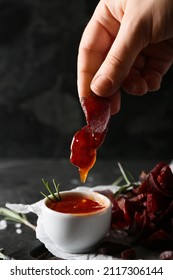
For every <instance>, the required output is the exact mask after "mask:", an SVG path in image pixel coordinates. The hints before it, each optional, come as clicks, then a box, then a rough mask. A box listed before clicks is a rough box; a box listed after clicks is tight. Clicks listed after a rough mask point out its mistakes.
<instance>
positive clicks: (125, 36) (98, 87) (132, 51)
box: [91, 14, 148, 96]
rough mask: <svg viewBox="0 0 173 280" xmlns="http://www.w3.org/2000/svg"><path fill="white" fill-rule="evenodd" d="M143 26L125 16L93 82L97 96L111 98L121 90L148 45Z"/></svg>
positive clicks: (92, 87) (93, 88)
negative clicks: (137, 59) (138, 57)
mask: <svg viewBox="0 0 173 280" xmlns="http://www.w3.org/2000/svg"><path fill="white" fill-rule="evenodd" d="M143 26H144V25H143V21H141V22H140V23H139V22H138V23H137V22H134V18H133V16H132V17H131V16H130V15H129V14H127V16H125V15H124V17H123V20H122V23H121V26H120V29H119V32H118V34H117V37H116V38H115V41H114V42H113V44H112V47H111V48H110V51H109V52H108V55H107V57H106V58H105V60H104V62H103V64H102V65H101V67H100V69H99V70H98V72H97V73H96V75H95V77H94V79H93V81H92V84H91V89H92V90H93V91H94V92H95V93H96V94H98V95H101V96H102V95H104V96H110V95H112V93H113V92H116V91H117V90H118V89H119V88H120V86H121V84H122V83H123V81H124V80H125V78H126V77H127V76H128V74H129V73H130V69H131V67H132V65H133V64H134V62H135V60H136V58H137V56H138V54H139V53H140V51H141V50H142V49H143V48H144V47H145V46H146V45H147V42H148V39H147V38H148V36H145V32H144V29H143ZM103 89H104V91H103Z"/></svg>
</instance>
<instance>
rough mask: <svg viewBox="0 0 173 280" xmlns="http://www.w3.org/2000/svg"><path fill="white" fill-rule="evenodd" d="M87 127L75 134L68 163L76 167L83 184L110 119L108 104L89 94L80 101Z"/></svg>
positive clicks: (106, 100)
mask: <svg viewBox="0 0 173 280" xmlns="http://www.w3.org/2000/svg"><path fill="white" fill-rule="evenodd" d="M81 105H82V108H83V111H84V114H85V117H86V122H87V125H86V126H84V127H83V128H82V129H80V130H79V131H77V132H76V134H75V135H74V137H73V140H72V144H71V155H70V161H71V163H72V164H74V165H75V166H77V167H78V169H79V174H80V180H81V182H83V183H84V182H85V181H86V178H87V175H88V172H89V170H90V169H91V168H92V167H93V165H94V163H95V161H96V154H97V149H98V148H99V147H100V145H101V144H102V143H103V141H104V139H105V136H106V132H107V126H108V123H109V119H110V102H109V100H108V99H107V98H102V97H98V96H96V95H95V94H93V93H91V94H90V95H89V96H87V97H84V98H82V99H81Z"/></svg>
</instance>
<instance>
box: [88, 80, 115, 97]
mask: <svg viewBox="0 0 173 280" xmlns="http://www.w3.org/2000/svg"><path fill="white" fill-rule="evenodd" d="M112 88H113V82H112V80H111V79H109V78H108V77H106V76H104V75H99V76H97V77H96V78H95V79H94V80H93V81H92V83H91V89H92V91H93V92H95V93H97V94H101V95H102V94H103V95H108V94H109V93H111V92H110V91H111V89H112Z"/></svg>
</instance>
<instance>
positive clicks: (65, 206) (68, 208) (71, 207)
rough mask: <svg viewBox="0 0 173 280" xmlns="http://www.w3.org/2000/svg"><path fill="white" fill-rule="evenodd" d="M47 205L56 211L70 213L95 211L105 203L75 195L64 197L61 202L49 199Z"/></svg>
mask: <svg viewBox="0 0 173 280" xmlns="http://www.w3.org/2000/svg"><path fill="white" fill-rule="evenodd" d="M47 206H48V207H49V208H50V209H52V210H54V211H57V212H61V213H69V214H87V213H93V212H97V211H99V210H101V209H103V208H104V206H103V205H101V204H99V203H98V202H97V201H95V200H92V199H89V198H85V197H80V196H74V195H73V196H72V197H63V200H62V201H60V202H57V201H55V202H52V201H49V202H48V204H47Z"/></svg>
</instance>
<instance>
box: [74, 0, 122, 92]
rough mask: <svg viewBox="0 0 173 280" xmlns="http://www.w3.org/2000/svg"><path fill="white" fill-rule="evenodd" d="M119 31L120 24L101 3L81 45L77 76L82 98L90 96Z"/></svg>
mask: <svg viewBox="0 0 173 280" xmlns="http://www.w3.org/2000/svg"><path fill="white" fill-rule="evenodd" d="M118 30H119V22H118V21H117V20H116V19H115V18H114V17H113V16H112V14H111V13H110V11H109V10H108V8H107V7H106V5H105V4H104V3H103V2H102V1H101V2H99V4H98V6H97V8H96V10H95V12H94V14H93V16H92V18H91V20H90V21H89V23H88V25H87V26H86V28H85V30H84V33H83V36H82V39H81V42H80V45H79V53H78V73H77V75H78V93H79V97H80V98H81V97H83V96H87V95H88V94H90V92H91V89H90V84H91V81H92V79H93V77H94V75H95V73H96V72H97V71H98V69H99V68H100V66H101V64H102V62H103V61H104V59H105V57H106V55H107V53H108V51H109V49H110V47H111V45H112V43H113V41H114V39H115V37H116V34H117V32H118Z"/></svg>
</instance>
